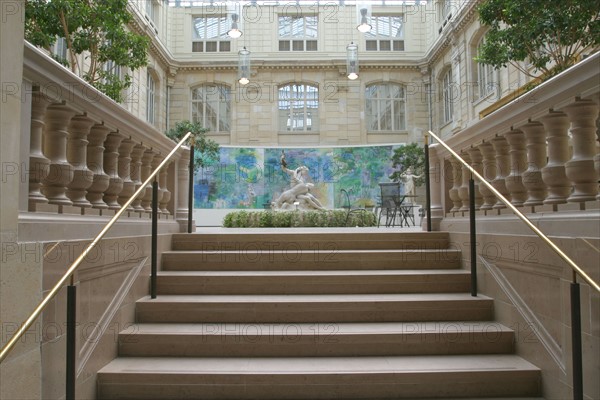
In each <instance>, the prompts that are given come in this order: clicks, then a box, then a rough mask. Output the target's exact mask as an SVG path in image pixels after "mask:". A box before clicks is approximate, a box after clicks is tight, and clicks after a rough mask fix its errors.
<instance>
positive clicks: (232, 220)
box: [223, 210, 377, 228]
mask: <svg viewBox="0 0 600 400" xmlns="http://www.w3.org/2000/svg"><path fill="white" fill-rule="evenodd" d="M347 217H348V212H347V211H346V210H326V211H271V210H266V211H256V212H248V211H245V210H240V211H234V212H231V213H229V214H227V215H226V216H225V218H223V226H224V227H225V228H291V227H310V228H319V227H320V228H326V227H344V226H359V227H365V226H376V225H377V220H376V218H375V214H373V213H372V212H369V211H363V212H354V213H352V214H350V216H349V218H348V223H347V224H346V218H347Z"/></svg>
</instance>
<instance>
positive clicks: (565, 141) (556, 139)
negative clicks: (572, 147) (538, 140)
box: [540, 112, 571, 204]
mask: <svg viewBox="0 0 600 400" xmlns="http://www.w3.org/2000/svg"><path fill="white" fill-rule="evenodd" d="M540 122H541V123H542V124H543V125H544V128H545V129H546V134H547V139H546V140H547V143H548V148H547V152H548V162H547V163H546V166H545V167H544V168H542V180H543V181H544V183H545V184H546V189H547V191H548V194H547V195H546V199H545V200H544V204H563V203H566V202H567V197H569V194H571V183H570V182H569V180H568V179H567V174H566V172H565V163H566V162H567V161H568V160H569V135H568V129H569V118H568V117H567V115H566V114H563V113H561V112H550V113H549V114H547V115H545V116H543V117H542V118H540Z"/></svg>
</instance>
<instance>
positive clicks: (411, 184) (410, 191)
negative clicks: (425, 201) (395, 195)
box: [400, 167, 422, 196]
mask: <svg viewBox="0 0 600 400" xmlns="http://www.w3.org/2000/svg"><path fill="white" fill-rule="evenodd" d="M421 176H422V175H414V174H413V172H412V168H411V167H408V168H407V169H406V171H405V172H403V173H402V174H400V177H401V178H402V181H403V182H404V194H406V195H408V196H415V195H416V192H415V179H418V178H420V177H421Z"/></svg>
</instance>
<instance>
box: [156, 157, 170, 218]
mask: <svg viewBox="0 0 600 400" xmlns="http://www.w3.org/2000/svg"><path fill="white" fill-rule="evenodd" d="M171 163H172V161H171V162H168V163H167V164H166V165H165V166H164V167H163V169H162V170H161V171H160V174H159V178H158V186H159V190H160V192H161V193H162V195H161V200H160V203H159V204H158V206H159V209H160V212H161V214H164V215H169V214H170V213H169V210H168V208H167V207H168V205H169V200H171V192H170V191H169V189H168V188H167V182H168V178H169V167H170V166H171Z"/></svg>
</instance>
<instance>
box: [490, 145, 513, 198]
mask: <svg viewBox="0 0 600 400" xmlns="http://www.w3.org/2000/svg"><path fill="white" fill-rule="evenodd" d="M492 146H493V147H494V153H496V177H495V178H494V180H493V181H492V186H493V187H494V189H496V190H497V191H498V192H500V194H501V195H502V196H504V197H506V198H507V199H508V200H510V198H511V197H510V193H509V192H508V189H507V188H506V177H507V176H508V174H509V173H510V156H509V155H508V149H509V146H508V143H507V142H506V139H505V138H504V137H502V136H497V137H495V138H493V139H492ZM493 208H495V209H501V208H506V205H505V204H504V203H503V202H502V201H500V199H496V204H494V207H493Z"/></svg>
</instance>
